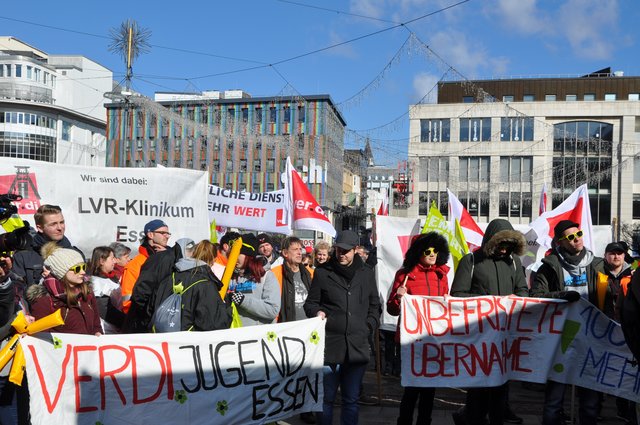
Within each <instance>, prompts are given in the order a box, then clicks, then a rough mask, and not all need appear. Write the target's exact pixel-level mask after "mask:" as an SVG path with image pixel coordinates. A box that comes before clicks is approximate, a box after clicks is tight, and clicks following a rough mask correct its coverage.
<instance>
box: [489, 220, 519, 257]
mask: <svg viewBox="0 0 640 425" xmlns="http://www.w3.org/2000/svg"><path fill="white" fill-rule="evenodd" d="M505 242H506V243H509V244H512V245H513V246H514V249H513V253H514V254H515V255H523V254H524V252H525V250H526V247H527V240H526V239H525V237H524V235H523V234H522V233H520V232H518V231H517V230H514V229H513V226H512V225H511V223H509V222H508V221H507V220H504V219H501V218H497V219H495V220H492V221H491V222H490V223H489V225H488V226H487V230H486V231H485V233H484V238H483V239H482V252H483V253H484V254H485V255H486V256H487V257H493V255H494V254H495V252H496V248H497V247H498V245H500V244H501V243H505Z"/></svg>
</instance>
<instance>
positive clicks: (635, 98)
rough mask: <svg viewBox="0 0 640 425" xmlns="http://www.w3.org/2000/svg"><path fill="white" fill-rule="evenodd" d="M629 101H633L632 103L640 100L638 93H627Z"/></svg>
mask: <svg viewBox="0 0 640 425" xmlns="http://www.w3.org/2000/svg"><path fill="white" fill-rule="evenodd" d="M629 100H633V101H638V100H640V93H629Z"/></svg>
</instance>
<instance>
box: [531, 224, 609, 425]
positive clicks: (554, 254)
mask: <svg viewBox="0 0 640 425" xmlns="http://www.w3.org/2000/svg"><path fill="white" fill-rule="evenodd" d="M553 233H554V237H553V242H552V245H553V246H552V251H551V253H550V254H549V255H548V256H546V257H545V258H543V259H542V265H541V266H540V268H539V269H538V272H537V274H536V277H535V279H534V280H533V283H532V284H531V291H530V294H531V296H532V297H539V298H561V299H565V300H567V301H569V302H572V301H577V300H579V299H580V298H584V299H585V300H588V301H589V302H590V303H591V304H593V305H595V306H597V307H599V308H600V309H601V310H603V312H604V313H605V314H607V315H608V316H611V315H612V314H613V297H612V294H611V288H609V287H607V293H606V294H605V297H604V305H603V306H600V305H599V302H598V293H597V283H598V273H602V274H604V273H605V270H604V260H603V259H602V258H600V257H596V256H595V255H594V254H593V252H591V251H590V250H588V249H586V248H585V247H584V243H583V240H582V236H583V232H582V230H581V229H580V225H579V224H578V223H576V222H574V221H571V220H562V221H560V222H559V223H558V224H556V226H555V227H554V229H553ZM577 389H578V394H579V397H580V409H579V418H580V420H579V422H580V424H582V425H595V424H596V423H597V420H598V410H599V409H598V406H599V395H598V394H599V393H598V392H597V391H594V390H591V389H589V388H583V387H577ZM564 393H565V384H561V383H559V382H555V381H547V386H546V390H545V400H544V411H543V415H542V424H543V425H555V424H558V423H561V417H562V405H563V402H564Z"/></svg>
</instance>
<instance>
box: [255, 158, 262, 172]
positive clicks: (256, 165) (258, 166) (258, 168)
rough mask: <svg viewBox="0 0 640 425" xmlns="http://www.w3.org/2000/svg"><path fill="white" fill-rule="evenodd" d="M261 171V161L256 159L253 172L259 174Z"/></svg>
mask: <svg viewBox="0 0 640 425" xmlns="http://www.w3.org/2000/svg"><path fill="white" fill-rule="evenodd" d="M261 169H262V167H261V165H260V160H259V159H254V160H253V171H255V172H257V173H259V172H260V170H261Z"/></svg>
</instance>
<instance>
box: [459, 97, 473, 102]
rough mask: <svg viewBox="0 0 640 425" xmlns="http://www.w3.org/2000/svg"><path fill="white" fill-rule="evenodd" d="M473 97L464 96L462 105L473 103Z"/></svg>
mask: <svg viewBox="0 0 640 425" xmlns="http://www.w3.org/2000/svg"><path fill="white" fill-rule="evenodd" d="M473 100H474V97H473V96H462V103H473Z"/></svg>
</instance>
